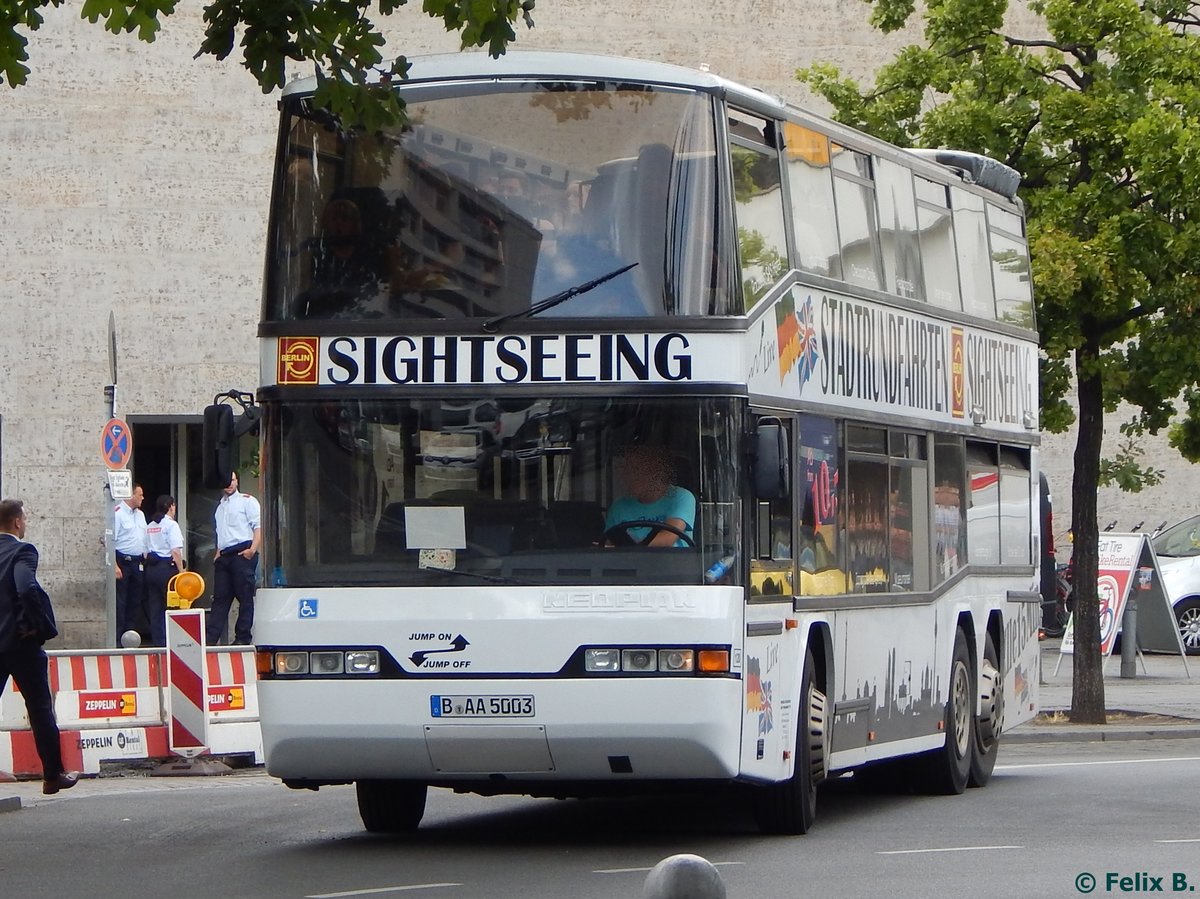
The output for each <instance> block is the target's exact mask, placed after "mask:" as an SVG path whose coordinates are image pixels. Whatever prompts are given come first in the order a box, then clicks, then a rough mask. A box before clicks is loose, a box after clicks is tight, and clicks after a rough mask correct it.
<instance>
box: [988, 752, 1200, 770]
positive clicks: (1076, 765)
mask: <svg viewBox="0 0 1200 899" xmlns="http://www.w3.org/2000/svg"><path fill="white" fill-rule="evenodd" d="M1163 762H1200V756H1196V755H1187V756H1179V757H1178V758H1170V759H1105V760H1101V761H1095V762H1030V763H1029V764H1027V765H997V766H996V770H997V771H1020V770H1022V769H1029V768H1090V767H1094V766H1096V765H1157V764H1161V763H1163Z"/></svg>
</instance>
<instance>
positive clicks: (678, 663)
mask: <svg viewBox="0 0 1200 899" xmlns="http://www.w3.org/2000/svg"><path fill="white" fill-rule="evenodd" d="M695 658H696V656H695V653H693V652H692V651H691V650H690V649H660V650H659V651H658V668H659V670H660V671H691V670H692V668H693V666H694V665H695Z"/></svg>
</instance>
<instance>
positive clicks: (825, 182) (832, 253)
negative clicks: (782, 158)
mask: <svg viewBox="0 0 1200 899" xmlns="http://www.w3.org/2000/svg"><path fill="white" fill-rule="evenodd" d="M783 133H784V138H785V141H786V144H787V155H786V159H787V173H788V189H789V192H790V194H791V203H792V228H793V231H794V233H795V241H796V262H797V266H796V267H797V268H799V269H800V270H801V271H805V272H812V273H813V274H816V275H824V276H825V277H827V278H840V277H841V276H842V256H841V245H840V244H839V243H838V231H837V219H836V218H835V217H834V214H833V178H832V176H831V174H830V165H829V138H827V137H826V136H825V135H824V134H821V133H820V132H819V131H813V130H812V129H811V128H805V127H804V126H803V125H797V124H796V123H794V122H784V125H783Z"/></svg>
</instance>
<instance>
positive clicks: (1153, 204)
mask: <svg viewBox="0 0 1200 899" xmlns="http://www.w3.org/2000/svg"><path fill="white" fill-rule="evenodd" d="M867 2H869V3H871V6H872V9H871V21H872V24H873V25H874V26H875V27H876V28H878V29H880V30H882V31H884V32H892V31H895V30H897V29H899V28H901V27H904V26H905V25H906V24H908V23H909V22H910V21H911V20H913V18H914V16H915V15H917V13H916V10H915V4H914V0H867ZM1009 7H1010V4H1009V2H1008V0H927V2H926V3H925V4H924V5H923V8H922V10H921V13H920V15H921V16H922V18H923V27H924V40H923V42H922V43H921V44H920V45H914V46H909V47H906V48H904V49H902V50H901V51H900V52H899V53H898V54H897V56H896V57H895V59H894V60H892V61H891V62H890V63H888V64H887V65H885V66H884V67H883V68H881V69H880V70H879V72H878V74H877V76H876V79H875V84H874V85H873V86H872V87H871V88H870V89H869V90H864V89H862V88H860V86H859V85H858V84H857V83H856V82H855V81H853V80H850V79H847V78H843V77H842V76H841V75H840V73H839V72H838V71H837V70H836V69H835V68H833V67H832V66H829V65H815V66H812V67H811V68H808V69H804V70H801V71H800V72H798V76H799V77H800V78H801V79H802V80H803V81H805V82H807V83H808V84H809V85H810V86H811V87H812V88H813V89H815V90H816V91H817V92H818V93H819V94H821V95H822V96H824V97H825V98H826V99H827V100H828V101H829V102H830V103H831V104H832V106H833V108H834V109H835V111H836V117H837V118H838V119H839V120H841V121H844V122H846V123H848V124H851V125H855V126H857V127H859V128H861V129H863V130H865V131H869V132H871V133H874V134H878V135H880V136H883V137H885V138H887V139H889V140H891V141H893V142H895V143H898V144H900V145H902V146H923V147H952V148H957V149H966V150H974V151H977V152H981V153H986V154H988V155H989V156H992V157H994V158H997V159H999V160H1001V161H1003V162H1005V163H1007V164H1008V165H1010V166H1012V167H1014V168H1015V169H1017V170H1018V171H1019V172H1021V173H1022V184H1021V196H1022V197H1023V199H1024V202H1025V204H1026V209H1027V213H1028V232H1029V241H1030V251H1031V256H1032V261H1033V275H1034V297H1035V302H1036V307H1037V312H1038V326H1039V330H1040V334H1041V346H1042V351H1043V352H1042V364H1041V372H1042V381H1041V401H1042V424H1043V427H1045V428H1048V429H1049V430H1052V431H1062V430H1065V429H1066V428H1067V427H1068V426H1069V425H1070V424H1071V422H1072V419H1073V417H1074V413H1073V412H1072V410H1071V406H1070V404H1069V402H1068V399H1069V391H1070V389H1071V387H1072V382H1074V385H1075V387H1076V389H1077V407H1078V431H1077V441H1076V447H1075V453H1074V480H1073V483H1072V491H1071V492H1072V528H1073V530H1074V533H1075V538H1076V539H1075V550H1074V564H1075V569H1076V573H1075V592H1076V596H1077V600H1076V637H1077V639H1076V643H1075V652H1076V657H1075V678H1074V686H1073V692H1072V711H1071V717H1072V719H1073V720H1077V721H1103V720H1104V717H1105V713H1104V682H1103V677H1102V673H1101V667H1100V654H1099V615H1098V602H1097V598H1096V590H1095V584H1096V573H1097V571H1096V570H1097V538H1098V527H1097V522H1096V488H1097V486H1098V484H1099V483H1100V478H1101V474H1102V472H1103V474H1104V476H1105V477H1106V478H1113V479H1116V480H1117V481H1118V482H1124V483H1129V484H1135V483H1136V482H1138V481H1139V479H1142V478H1144V477H1145V475H1146V474H1147V473H1150V474H1151V475H1152V474H1153V473H1154V472H1155V471H1156V470H1155V469H1141V468H1140V467H1139V466H1137V464H1136V461H1133V462H1131V461H1130V456H1129V454H1128V453H1125V454H1124V456H1120V455H1119V457H1118V458H1117V460H1115V461H1114V462H1109V463H1104V464H1103V465H1102V459H1101V443H1102V438H1103V428H1104V417H1105V415H1106V414H1109V413H1112V412H1113V411H1114V410H1115V409H1116V408H1117V406H1118V404H1120V403H1121V402H1127V403H1130V404H1132V406H1133V407H1134V408H1135V410H1136V411H1135V415H1134V418H1133V420H1132V421H1130V422H1128V423H1127V424H1126V426H1125V428H1124V430H1125V431H1126V433H1127V434H1128V435H1129V436H1130V437H1131V438H1133V437H1136V436H1137V435H1139V434H1142V433H1145V432H1150V433H1157V432H1158V431H1159V430H1161V429H1163V428H1166V427H1167V426H1168V425H1171V424H1172V422H1173V421H1174V422H1175V424H1174V427H1172V428H1171V431H1170V434H1171V440H1172V443H1173V444H1174V445H1175V446H1177V447H1178V448H1179V449H1180V450H1181V451H1182V452H1183V453H1184V455H1186V456H1187V457H1188V458H1191V459H1193V460H1194V459H1196V458H1197V457H1200V388H1198V386H1197V385H1198V384H1200V353H1198V352H1197V349H1196V347H1197V346H1198V343H1197V340H1198V338H1200V316H1197V314H1196V312H1197V304H1198V303H1200V164H1198V163H1200V38H1198V36H1200V3H1196V2H1190V0H1089V2H1086V3H1081V2H1079V0H1027V5H1026V8H1027V9H1028V11H1029V12H1030V13H1033V14H1034V16H1035V17H1036V22H1035V27H1034V29H1032V30H1031V33H1018V31H1017V28H1016V26H1015V24H1014V23H1016V22H1026V23H1027V24H1026V27H1028V20H1029V16H1023V17H1022V16H1015V15H1013V13H1014V11H1015V10H1012V9H1010V8H1009ZM1181 399H1182V401H1183V407H1184V408H1183V410H1182V412H1181V411H1180V410H1179V409H1178V405H1179V404H1180V400H1181Z"/></svg>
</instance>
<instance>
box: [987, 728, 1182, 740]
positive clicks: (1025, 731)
mask: <svg viewBox="0 0 1200 899" xmlns="http://www.w3.org/2000/svg"><path fill="white" fill-rule="evenodd" d="M1197 738H1200V724H1164V725H1159V726H1156V727H1129V726H1123V725H1119V724H1075V725H1070V724H1035V725H1019V726H1018V727H1016V728H1015V729H1013V730H1011V731H1008V732H1007V733H1005V734H1004V736H1003V737H1002V744H1003V743H1010V744H1011V743H1110V742H1121V741H1129V740H1194V739H1197Z"/></svg>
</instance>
